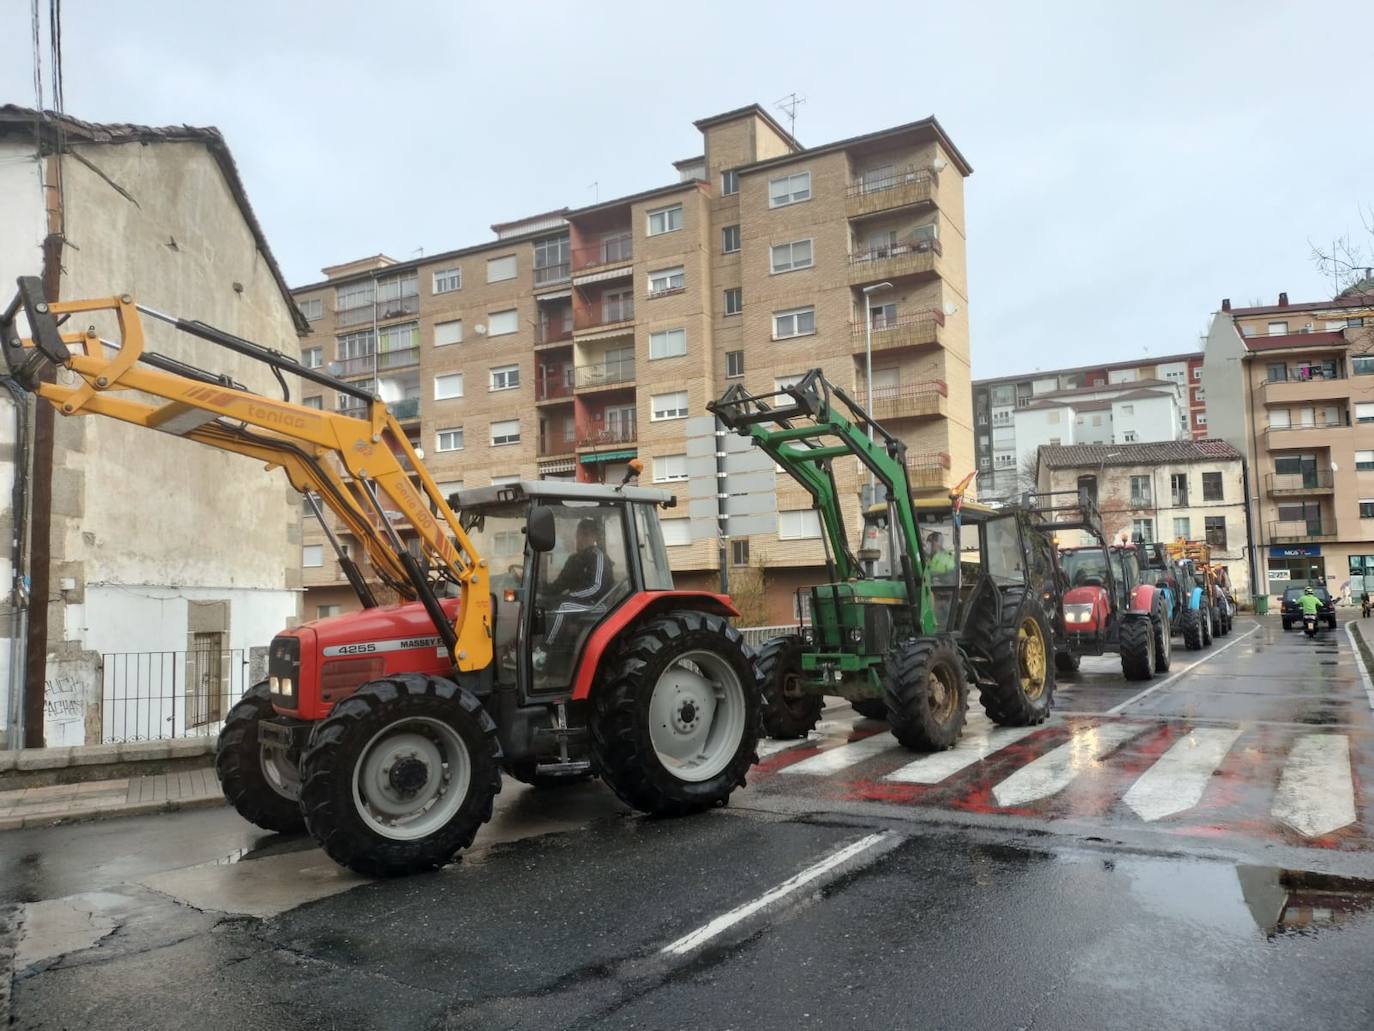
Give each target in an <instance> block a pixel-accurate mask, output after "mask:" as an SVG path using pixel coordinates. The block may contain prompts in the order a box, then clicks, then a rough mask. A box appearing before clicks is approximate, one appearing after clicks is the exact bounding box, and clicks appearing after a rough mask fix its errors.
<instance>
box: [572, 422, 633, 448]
mask: <svg viewBox="0 0 1374 1031" xmlns="http://www.w3.org/2000/svg"><path fill="white" fill-rule="evenodd" d="M638 430H639V427H638V426H637V425H636V424H635V423H634V421H633V420H632V421H630V422H627V423H620V424H619V425H616V426H608V427H607V428H606V429H604V430H594V431H592V432H590V433H587V434H585V435H584V436H581V437H579V438H578V439H577V446H578V447H579V448H584V447H613V446H615V445H617V444H633V443H634V442H635V441H636V440H638V439H639V432H638Z"/></svg>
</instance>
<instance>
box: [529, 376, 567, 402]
mask: <svg viewBox="0 0 1374 1031" xmlns="http://www.w3.org/2000/svg"><path fill="white" fill-rule="evenodd" d="M572 396H573V388H572V384H571V383H570V382H568V376H567V375H566V373H562V372H560V373H557V374H554V375H548V376H536V377H535V379H534V400H535V402H536V403H538V402H540V401H565V400H571V399H572Z"/></svg>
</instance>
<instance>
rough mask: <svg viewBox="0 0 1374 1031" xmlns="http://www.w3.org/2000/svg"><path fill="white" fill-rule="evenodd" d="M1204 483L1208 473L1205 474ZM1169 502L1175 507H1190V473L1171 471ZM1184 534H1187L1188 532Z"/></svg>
mask: <svg viewBox="0 0 1374 1031" xmlns="http://www.w3.org/2000/svg"><path fill="white" fill-rule="evenodd" d="M1203 482H1204V485H1205V483H1206V475H1205V474H1204V476H1203ZM1204 489H1205V486H1204ZM1169 504H1171V505H1172V506H1173V507H1174V508H1187V507H1188V474H1187V473H1171V474H1170V475H1169ZM1184 536H1187V535H1186V534H1185V535H1184Z"/></svg>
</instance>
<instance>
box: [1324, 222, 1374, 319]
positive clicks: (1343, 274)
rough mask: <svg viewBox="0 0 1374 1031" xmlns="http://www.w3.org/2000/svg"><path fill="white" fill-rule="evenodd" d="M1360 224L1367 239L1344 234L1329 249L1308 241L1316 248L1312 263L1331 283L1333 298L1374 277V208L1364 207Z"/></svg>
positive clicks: (1327, 246) (1332, 242) (1333, 241)
mask: <svg viewBox="0 0 1374 1031" xmlns="http://www.w3.org/2000/svg"><path fill="white" fill-rule="evenodd" d="M1360 223H1361V225H1362V226H1363V227H1364V233H1363V236H1367V237H1369V239H1367V240H1366V239H1363V238H1362V236H1360V235H1356V236H1354V237H1352V236H1350V235H1349V234H1343V235H1341V236H1338V237H1336V238H1335V239H1334V240H1332V241H1331V243H1330V244H1328V245H1326V246H1325V247H1321V246H1318V245H1317V244H1315V243H1312V241H1311V240H1308V241H1307V242H1308V245H1309V246H1310V247H1311V248H1312V264H1314V265H1315V266H1316V267H1317V271H1319V272H1320V273H1321V274H1322V275H1323V276H1326V277H1327V278H1328V279H1329V280H1330V281H1331V294H1332V296H1333V297H1334V296H1338V295H1340V294H1341V293H1343V292H1345V291H1346V290H1349V289H1350V288H1351V287H1354V286H1357V285H1359V284H1361V283H1364V282H1366V281H1368V280H1370V279H1371V278H1374V206H1368V205H1366V206H1364V207H1361V208H1360ZM1365 289H1366V290H1368V289H1369V287H1366V288H1365Z"/></svg>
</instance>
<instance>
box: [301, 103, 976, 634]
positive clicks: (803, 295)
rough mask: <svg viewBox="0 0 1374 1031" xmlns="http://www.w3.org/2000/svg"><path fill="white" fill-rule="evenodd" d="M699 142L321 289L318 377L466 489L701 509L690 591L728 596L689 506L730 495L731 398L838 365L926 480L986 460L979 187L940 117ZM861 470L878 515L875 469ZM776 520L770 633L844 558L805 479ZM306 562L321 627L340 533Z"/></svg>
mask: <svg viewBox="0 0 1374 1031" xmlns="http://www.w3.org/2000/svg"><path fill="white" fill-rule="evenodd" d="M695 127H696V129H697V130H698V132H699V133H700V142H701V147H702V152H701V153H700V154H699V155H696V156H693V157H690V158H687V159H683V160H680V161H677V162H674V167H675V169H676V172H677V176H676V179H675V180H674V181H672V182H669V183H668V184H667V185H663V186H659V187H657V188H655V189H650V190H645V191H643V192H641V193H637V194H634V195H632V196H628V197H620V198H616V199H614V200H608V201H603V202H600V203H597V204H594V205H590V206H587V207H581V208H576V209H569V208H564V209H559V210H557V211H551V212H546V213H543V214H539V215H534V216H530V217H526V218H522V219H519V220H516V221H511V222H504V223H498V224H495V225H493V226H492V230H493V232H494V234H495V239H494V240H491V241H488V242H485V243H480V244H476V245H474V246H471V247H465V248H462V249H457V250H452V251H448V252H446V253H443V254H438V255H434V256H429V257H425V258H422V259H417V260H414V261H407V262H396V261H393V260H391V259H390V258H387V257H385V256H383V255H376V256H374V257H372V258H367V259H364V260H361V261H354V262H350V263H347V264H341V265H336V266H333V267H330V268H326V269H325V270H324V274H325V276H326V278H325V279H324V280H323V281H321V282H318V283H313V284H310V285H308V286H304V287H300V288H299V289H297V290H296V291H295V295H296V298H297V301H298V303H299V305H300V307H301V310H302V311H303V312H304V313H305V315H306V316H307V317H308V318H309V319H310V320H311V325H312V329H313V331H314V339H313V340H312V341H307V343H306V354H307V358H308V360H311V361H314V362H316V363H318V364H320V365H324V366H328V367H330V368H334V369H335V370H336V371H337V373H338V374H339V375H341V376H343V377H345V378H350V379H355V380H358V381H360V382H372V383H375V389H376V390H377V392H378V393H379V394H380V395H381V396H382V397H383V398H384V399H385V400H387V401H388V402H390V403H391V405H392V408H393V411H394V412H395V413H396V415H397V417H398V418H399V419H400V420H401V421H402V423H403V425H404V426H405V427H406V429H407V430H408V432H409V433H410V434H411V436H412V440H413V441H414V442H415V443H416V444H417V446H419V447H421V448H422V449H423V451H424V453H425V461H426V464H427V465H428V466H429V468H430V470H431V471H432V472H433V474H434V475H435V477H436V478H437V479H438V480H440V481H441V482H442V483H444V484H445V485H446V486H447V487H449V488H456V487H457V486H459V485H464V486H469V487H471V486H481V485H485V484H488V483H499V482H502V481H507V480H516V479H540V478H545V479H547V478H559V477H562V478H571V479H576V480H579V481H592V482H607V483H614V482H619V480H620V479H621V477H622V476H623V475H624V473H625V469H626V463H627V462H628V461H629V459H631V458H635V457H637V458H639V459H641V460H642V461H643V463H644V474H643V477H642V480H641V482H643V483H645V484H653V485H655V486H662V487H666V488H667V489H669V490H672V491H673V492H674V493H675V494H676V495H677V497H678V499H679V502H680V504H679V506H678V507H677V508H676V509H669V510H667V511H665V512H664V513H663V516H664V518H663V524H664V532H665V536H666V539H667V541H668V544H669V554H670V556H671V559H672V563H673V567H674V570H675V573H676V577H677V581H678V583H679V584H680V585H688V586H700V587H715V586H717V585H718V584H719V569H718V567H719V558H718V554H719V548H720V545H721V543H722V542H721V541H720V540H719V539H718V537H717V536H716V535H715V534H714V533H712V534H711V535H710V536H704V535H701V534H694V533H693V523H692V522H691V520H689V519H688V518H687V512H688V509H689V507H690V506H689V505H688V504H687V503H688V502H690V501H691V500H692V499H693V498H697V499H702V498H710V499H712V502H713V503H714V499H715V498H716V497H717V495H718V493H719V490H720V488H719V485H718V484H717V483H716V480H715V478H714V476H712V477H703V478H700V479H699V480H694V479H693V478H691V477H690V476H689V474H688V461H687V453H688V439H687V427H688V425H689V422H692V423H696V422H697V420H693V419H691V418H690V417H693V416H700V415H704V414H705V407H704V406H705V404H706V402H707V401H708V400H710V399H711V398H713V397H716V396H719V394H720V393H721V392H722V391H723V390H724V389H725V388H726V387H727V386H728V385H729V384H731V383H736V382H742V383H743V384H744V385H745V386H746V387H747V388H748V389H749V390H751V391H756V392H761V391H770V390H774V389H777V388H779V387H780V386H783V385H785V384H786V383H788V382H790V381H792V380H793V379H795V378H796V377H798V376H800V375H801V374H802V373H803V372H804V371H805V370H807V369H809V368H814V367H820V368H822V369H824V370H825V373H826V375H827V376H829V377H831V378H832V379H833V380H834V381H835V382H838V383H840V384H842V385H844V386H845V387H846V388H849V389H852V390H853V391H854V392H855V395H856V396H857V397H858V398H859V399H860V400H861V401H863V402H866V403H869V405H870V407H871V408H872V410H873V411H874V413H875V415H876V416H877V417H878V418H879V419H880V420H882V421H883V422H884V424H885V425H887V426H888V428H889V429H890V430H892V431H893V432H895V434H896V435H898V436H900V437H901V438H902V439H903V440H904V441H905V442H906V444H907V446H908V448H909V463H910V466H911V469H912V473H913V477H914V480H915V483H916V484H917V486H918V487H920V488H922V489H927V490H933V491H940V490H943V489H947V488H948V487H949V486H950V485H951V484H952V483H953V482H954V480H956V479H958V478H959V477H961V476H962V475H963V471H965V470H967V469H970V468H972V465H973V431H972V406H971V394H970V385H971V377H970V373H969V334H968V297H967V292H968V291H967V280H966V274H965V268H966V263H965V232H964V187H963V180H964V177H965V176H967V175H969V174H970V173H971V171H972V169H971V168H970V166H969V165H968V163H967V162H966V161H965V159H964V158H963V156H962V155H961V154H960V153H959V151H958V149H957V148H956V147H955V146H954V144H953V143H952V142H951V141H950V139H949V138H948V137H947V135H946V134H945V132H944V130H943V129H942V128H941V127H940V125H939V123H938V122H937V121H936V120H935V119H934V118H927V119H924V120H922V121H918V122H912V123H909V124H907V125H902V126H897V127H895V128H891V129H885V130H882V131H879V132H873V133H868V134H866V135H863V136H856V137H853V138H850V139H845V140H840V141H837V142H835V143H829V144H825V145H822V146H817V147H810V148H807V147H803V146H802V145H801V144H800V143H798V142H797V141H796V140H795V139H793V138H792V136H791V135H790V134H789V133H787V132H786V131H785V130H784V129H782V128H781V127H780V126H779V125H778V124H777V123H776V122H775V121H774V120H773V119H772V118H771V117H769V115H768V114H767V113H766V112H765V111H764V110H763V109H762V108H760V107H758V106H757V105H751V106H749V107H745V108H740V109H739V110H735V111H730V112H726V113H724V114H721V115H716V116H713V117H710V118H704V119H701V120H700V121H698V122H696V123H695ZM870 324H871V325H870ZM870 335H871V340H872V353H873V387H872V396H871V399H870V397H869V391H868V389H867V387H868V384H867V378H866V375H865V366H864V356H865V348H866V346H867V343H868V339H869V337H870ZM308 400H309V401H310V403H314V404H318V405H322V406H329V407H335V408H338V409H339V410H343V411H348V410H349V408H348V407H347V406H348V404H349V403H351V402H350V399H347V398H336V397H333V396H330V392H329V391H321V392H319V394H318V395H314V396H312V397H310V398H309V399H308ZM849 464H853V463H849ZM837 476H838V478H839V480H840V484H841V487H842V488H843V489H845V491H846V494H847V495H848V496H849V497H850V511H849V513H848V515H849V516H850V517H851V518H853V519H857V512H858V487H859V477H858V474H857V469H854V468H849V467H847V466H846V467H837ZM776 503H777V525H776V530H775V531H774V532H771V533H767V534H763V535H757V534H756V535H754V536H753V537H750V538H732V539H730V540H728V541H727V542H726V543H727V544H728V548H727V549H726V550H727V553H728V555H729V559H730V561H731V563H732V565H733V566H735V567H736V569H737V571H738V573H737V575H736V576H735V580H736V582H744V581H747V580H748V578H749V577H750V576H753V578H754V579H755V581H756V585H757V587H758V589H759V591H760V593H761V599H762V600H761V601H760V603H759V605H758V606H757V609H758V611H757V612H756V613H755V614H754V615H753V618H758V619H766V620H768V621H771V622H777V623H783V622H787V621H790V620H791V619H792V618H793V617H794V601H793V595H794V591H795V589H796V588H797V587H799V586H803V585H805V584H809V583H812V582H814V581H815V579H816V577H817V576H818V575H819V571H820V569H821V568H822V567H823V561H824V559H823V554H822V551H821V542H820V526H819V523H818V520H817V518H816V515H815V513H814V512H813V511H812V510H811V502H810V498H809V496H807V495H806V494H805V493H804V492H803V491H802V490H801V489H800V488H798V487H796V486H795V485H794V484H792V483H791V481H788V480H781V479H780V480H779V481H778V483H777V489H776ZM343 543H344V544H345V546H351V544H350V542H349V541H347V540H346V539H345V540H344V542H343ZM304 547H305V554H304V560H305V567H306V569H305V574H306V585H307V588H308V598H307V615H311V616H314V615H327V614H332V613H334V612H338V611H347V610H348V609H349V608H351V607H353V606H354V605H355V604H356V602H354V600H353V599H352V597H351V594H350V593H349V592H348V591H347V589H346V585H345V582H344V580H343V577H342V574H341V573H340V571H339V569H338V566H337V563H336V562H335V561H334V559H333V556H332V554H331V549H330V547H329V546H328V545H327V542H326V541H325V539H324V535H323V533H322V532H321V531H319V530H314V531H311V532H309V533H308V534H307V537H306V542H305V545H304ZM732 572H733V571H732Z"/></svg>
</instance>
